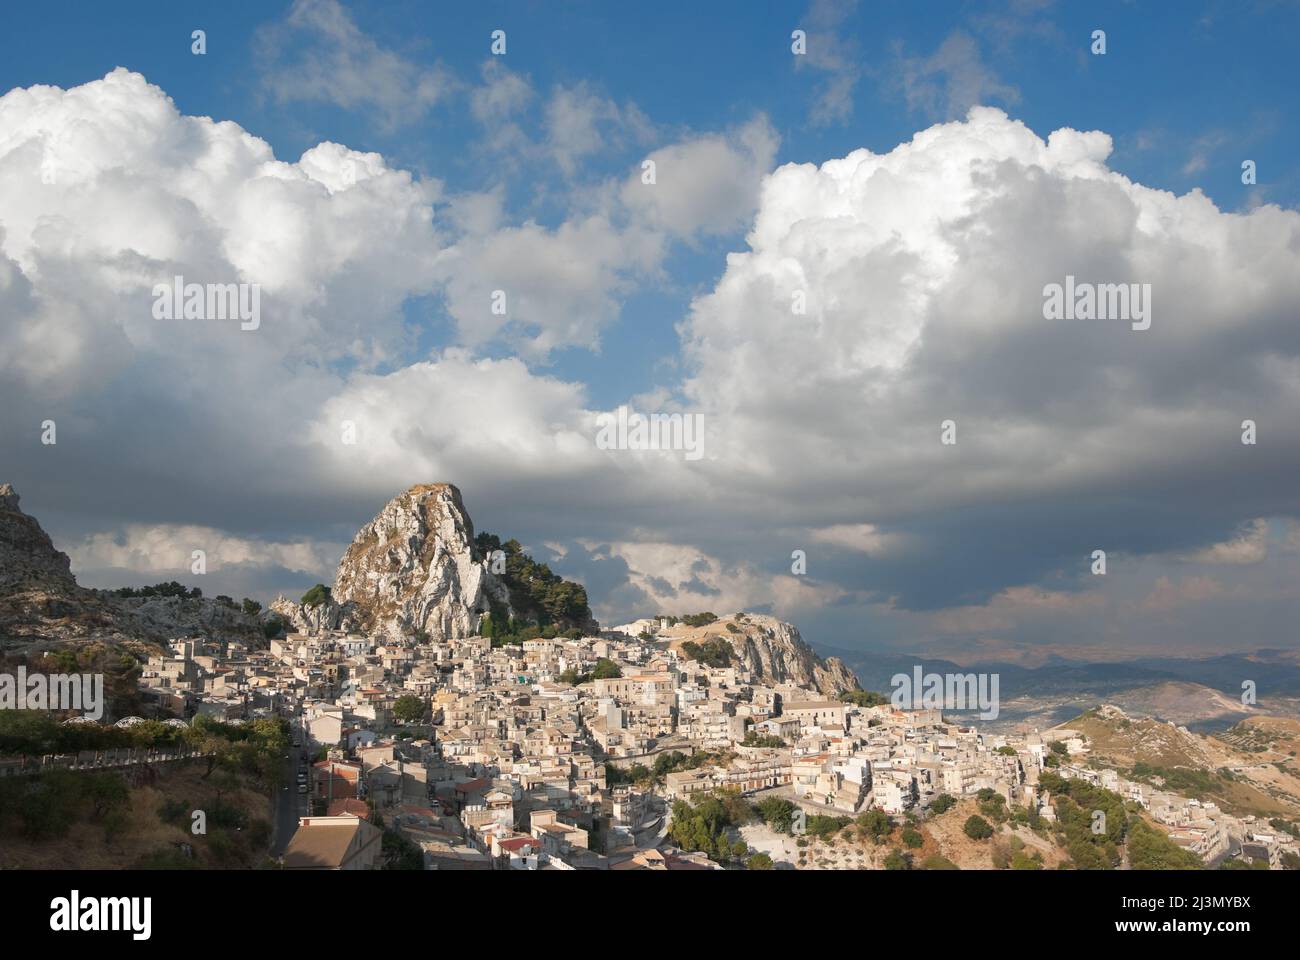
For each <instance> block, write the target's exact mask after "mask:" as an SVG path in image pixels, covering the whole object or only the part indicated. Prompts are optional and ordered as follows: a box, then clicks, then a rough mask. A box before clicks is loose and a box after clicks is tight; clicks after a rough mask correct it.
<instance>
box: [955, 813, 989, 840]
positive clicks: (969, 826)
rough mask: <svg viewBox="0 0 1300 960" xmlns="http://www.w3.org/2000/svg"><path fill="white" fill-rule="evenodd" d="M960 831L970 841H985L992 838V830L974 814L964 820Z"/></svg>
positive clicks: (981, 818)
mask: <svg viewBox="0 0 1300 960" xmlns="http://www.w3.org/2000/svg"><path fill="white" fill-rule="evenodd" d="M961 829H962V832H963V833H965V834H966V836H968V837H970V838H971V839H972V840H987V839H988V838H989V837H991V836H993V828H992V827H991V826H989V823H988V821H987V820H985V819H984V818H983V817H980V816H976V815H974V814H972V815H971V816H969V817H967V818H966V822H965V823H964V824H962V828H961Z"/></svg>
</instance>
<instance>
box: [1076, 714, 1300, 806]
mask: <svg viewBox="0 0 1300 960" xmlns="http://www.w3.org/2000/svg"><path fill="white" fill-rule="evenodd" d="M1056 729H1070V730H1076V731H1078V732H1079V733H1081V734H1083V735H1084V736H1085V737H1086V738H1087V741H1088V747H1089V753H1088V762H1089V763H1090V764H1092V765H1095V766H1102V767H1110V768H1113V769H1116V770H1119V771H1121V772H1122V773H1124V774H1125V775H1126V776H1131V777H1132V778H1133V779H1140V780H1143V781H1146V782H1151V783H1153V785H1156V786H1164V788H1165V789H1169V790H1171V792H1175V793H1180V794H1182V795H1183V796H1189V797H1196V798H1198V799H1206V800H1213V801H1214V802H1216V803H1218V804H1219V805H1220V806H1222V807H1223V809H1224V810H1226V811H1227V812H1229V813H1235V814H1256V815H1259V816H1267V817H1272V816H1279V815H1281V816H1288V817H1293V816H1295V815H1296V814H1297V813H1300V776H1297V767H1296V761H1295V756H1294V751H1295V750H1296V749H1297V744H1298V743H1300V739H1298V738H1300V722H1297V721H1294V720H1289V719H1285V718H1275V717H1258V718H1251V719H1249V720H1246V721H1243V722H1242V723H1239V724H1237V725H1236V726H1234V727H1233V728H1231V730H1229V731H1227V732H1226V733H1225V734H1223V735H1219V736H1213V737H1209V736H1202V735H1200V734H1196V733H1192V732H1190V731H1189V730H1187V729H1186V728H1185V727H1179V726H1177V725H1175V724H1173V723H1168V722H1165V721H1161V720H1156V719H1153V718H1151V717H1142V716H1130V715H1129V714H1127V713H1125V712H1124V711H1123V710H1120V709H1119V708H1118V707H1115V706H1113V705H1106V706H1103V707H1099V708H1097V709H1095V710H1090V711H1088V712H1087V713H1085V714H1083V715H1081V716H1079V717H1076V718H1075V719H1074V720H1071V721H1069V722H1068V723H1065V724H1063V725H1062V726H1061V727H1058V728H1056ZM1256 747H1260V748H1262V749H1260V750H1257V749H1254V748H1256ZM1135 769H1136V770H1137V771H1138V774H1137V775H1136V776H1135V775H1133V771H1134V770H1135ZM1162 772H1163V775H1162Z"/></svg>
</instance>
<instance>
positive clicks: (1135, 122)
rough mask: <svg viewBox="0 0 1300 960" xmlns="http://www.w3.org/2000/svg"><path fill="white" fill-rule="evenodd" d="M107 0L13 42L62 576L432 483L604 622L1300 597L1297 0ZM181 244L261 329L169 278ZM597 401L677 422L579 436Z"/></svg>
mask: <svg viewBox="0 0 1300 960" xmlns="http://www.w3.org/2000/svg"><path fill="white" fill-rule="evenodd" d="M127 9H129V11H130V12H129V16H124V15H123V14H122V12H121V10H120V9H119V8H115V7H113V6H110V5H104V4H90V3H85V4H80V3H77V4H60V3H53V4H47V5H43V6H39V7H31V6H24V7H16V8H14V9H12V10H10V11H9V12H8V18H7V24H6V26H7V29H6V31H5V32H4V34H3V36H0V91H10V93H9V95H8V96H6V97H5V98H4V99H3V100H0V230H3V236H2V239H0V253H2V254H3V257H0V310H3V311H5V314H6V315H7V316H8V317H10V318H12V322H11V323H10V324H9V326H8V328H7V329H3V330H0V348H3V350H4V357H3V358H2V359H0V463H4V464H6V465H7V469H8V471H9V475H8V476H5V477H0V480H11V481H13V482H14V483H15V485H16V486H17V487H18V489H19V491H20V493H22V494H23V497H24V501H23V503H24V506H25V507H26V508H27V509H29V511H31V512H32V513H34V514H35V515H37V516H39V517H40V518H41V519H42V521H43V522H44V523H45V524H46V525H47V527H48V528H49V529H50V530H51V531H52V533H53V534H54V535H55V538H56V541H57V542H58V543H59V544H60V545H61V546H62V547H63V548H64V549H66V550H67V551H68V552H69V553H70V554H71V555H72V557H73V562H74V568H75V569H76V570H77V572H78V574H79V575H80V576H81V577H82V579H83V582H87V583H90V584H92V585H118V584H121V583H126V582H129V583H138V582H146V581H149V582H152V581H156V580H160V579H171V578H173V577H176V578H178V579H185V578H186V577H185V567H186V564H185V563H183V562H182V560H181V559H178V558H184V557H187V556H188V555H189V553H190V549H191V548H192V547H195V546H196V545H198V544H208V545H209V546H210V547H211V550H210V552H211V553H212V555H213V556H214V557H217V558H218V560H217V562H214V564H213V570H212V572H210V573H209V575H208V576H209V577H210V579H211V583H212V585H211V586H210V587H209V588H208V589H207V591H206V592H209V593H216V592H228V593H235V594H250V595H254V596H259V597H262V598H263V599H269V597H270V596H271V595H273V593H274V592H276V591H278V590H284V591H286V592H290V593H292V592H295V591H299V590H301V589H303V588H304V587H305V586H309V585H310V584H312V583H314V582H316V581H317V580H329V579H330V577H331V575H332V568H333V564H334V562H335V561H336V558H337V557H338V555H339V552H340V551H341V550H342V548H343V546H344V545H345V544H346V542H347V541H348V540H349V539H350V537H351V534H352V532H353V531H354V530H355V529H356V528H357V526H358V525H359V524H360V523H361V522H363V521H365V520H367V519H369V517H371V516H372V515H373V514H374V513H375V512H376V510H377V509H378V507H379V506H380V505H381V504H382V503H383V502H384V501H385V500H386V499H388V497H390V496H392V495H393V494H395V493H396V492H398V490H399V489H401V488H402V487H403V486H405V485H407V484H410V483H415V482H428V481H436V480H448V481H452V482H455V483H457V484H458V485H460V486H461V488H462V490H463V492H464V494H465V500H466V503H467V504H468V506H469V508H470V511H471V513H472V515H473V516H474V518H475V521H476V523H477V524H478V526H480V527H481V528H487V529H491V530H493V531H495V532H498V533H502V534H505V535H514V536H517V537H518V538H519V539H521V540H523V541H524V542H525V543H526V544H527V545H528V546H529V548H530V549H532V550H533V551H535V552H536V553H537V554H538V555H539V556H542V557H544V558H546V559H548V560H550V561H551V562H552V563H553V566H554V567H555V568H556V569H557V570H560V571H561V572H563V573H565V574H567V575H571V576H575V577H579V578H581V579H583V580H584V582H586V583H587V584H588V586H589V588H590V590H591V592H592V595H593V599H594V600H595V601H596V602H597V606H598V611H597V612H598V614H599V615H600V616H601V617H602V618H603V619H610V618H614V619H619V618H630V617H632V616H638V615H643V614H646V613H650V612H653V611H655V610H661V611H663V612H676V613H688V612H693V611H695V610H697V609H699V608H702V607H720V608H723V609H717V610H716V612H718V613H723V612H725V611H726V609H727V608H748V609H764V610H771V611H773V612H776V613H778V614H779V615H782V616H784V617H786V618H787V619H791V620H794V621H795V622H797V623H798V624H799V625H801V626H802V627H803V628H804V631H805V633H806V634H807V635H808V636H809V638H810V639H812V640H814V641H815V642H821V643H825V644H828V645H832V646H838V647H853V646H873V645H874V646H892V647H905V648H909V649H913V648H921V647H925V648H927V649H931V648H932V649H934V650H935V651H936V652H941V653H944V654H947V655H955V654H959V653H960V652H961V650H962V649H977V648H978V649H981V650H995V651H1003V652H1005V651H1014V650H1020V649H1026V648H1032V649H1038V650H1053V651H1056V652H1062V651H1064V652H1066V653H1072V654H1075V655H1078V656H1088V657H1097V656H1105V655H1108V654H1109V653H1113V652H1115V651H1128V652H1134V653H1137V652H1154V651H1167V650H1168V649H1170V648H1171V647H1176V648H1178V649H1183V650H1199V651H1212V650H1215V649H1218V648H1219V647H1220V646H1222V645H1223V644H1224V643H1228V644H1230V645H1234V646H1236V647H1244V648H1250V647H1259V646H1270V645H1276V644H1277V642H1278V634H1279V633H1281V632H1285V631H1287V630H1288V629H1289V624H1290V623H1292V622H1293V621H1294V617H1295V616H1296V615H1297V614H1298V613H1300V609H1298V608H1300V598H1297V597H1295V596H1294V595H1293V594H1294V590H1293V589H1291V588H1290V586H1289V585H1290V584H1291V583H1293V582H1294V576H1295V575H1296V574H1297V573H1298V572H1300V533H1297V529H1300V528H1298V527H1297V526H1296V522H1297V517H1300V494H1297V493H1296V491H1295V489H1294V484H1293V483H1292V482H1291V478H1292V477H1293V476H1294V473H1295V469H1296V468H1297V467H1300V396H1297V389H1296V382H1297V380H1298V379H1300V377H1298V376H1297V372H1298V371H1300V359H1298V358H1300V336H1298V335H1297V334H1296V332H1295V326H1294V320H1295V317H1296V316H1297V315H1300V292H1298V291H1297V289H1296V287H1297V283H1298V282H1300V281H1298V280H1297V278H1298V277H1300V269H1298V266H1300V264H1298V263H1297V260H1298V259H1300V240H1298V239H1297V238H1298V237H1300V214H1297V212H1296V205H1297V203H1300V166H1298V165H1297V163H1296V157H1297V156H1300V133H1298V132H1297V127H1296V124H1295V119H1294V118H1295V116H1296V115H1297V110H1296V103H1295V101H1296V97H1297V94H1296V90H1297V87H1298V85H1297V83H1296V67H1295V56H1294V55H1295V50H1294V46H1295V43H1294V38H1295V37H1296V36H1297V35H1300V30H1298V29H1297V28H1300V4H1298V3H1295V2H1280V0H1259V2H1251V3H1220V2H1188V3H1179V4H1172V3H1136V2H1113V3H1088V4H1084V3H1066V2H1051V0H1000V2H988V3H976V2H970V3H959V2H949V3H937V2H934V3H925V2H910V3H903V2H897V3H894V2H880V3H872V2H866V0H863V2H860V3H857V4H852V3H845V4H836V3H829V2H820V0H819V2H813V3H811V4H810V3H807V2H800V3H755V2H748V3H740V2H735V3H732V2H711V3H706V4H700V3H663V4H653V5H632V4H610V3H594V2H593V3H540V2H538V3H472V4H471V3H463V4H457V3H441V4H427V3H414V2H399V3H367V2H349V3H341V2H338V0H299V2H298V3H226V4H204V5H179V4H174V3H154V2H141V3H134V4H132V5H131V6H130V7H129V8H127ZM196 29H202V30H204V31H205V33H206V44H207V52H206V54H205V55H203V56H195V55H193V54H192V53H191V32H192V31H193V30H196ZM496 29H503V30H505V31H506V35H507V52H506V55H505V56H504V57H493V56H492V55H491V54H490V50H489V47H490V42H491V41H490V34H491V32H492V31H493V30H496ZM797 29H801V30H804V31H806V33H807V53H806V54H805V55H804V56H795V55H793V53H792V51H791V33H792V31H794V30H797ZM1094 30H1104V31H1105V34H1106V53H1105V54H1104V55H1101V56H1098V55H1094V54H1093V53H1092V52H1091V51H1090V47H1091V45H1092V42H1093V41H1092V33H1093V31H1094ZM118 68H122V69H121V70H120V71H119V70H118ZM115 71H117V72H115ZM37 85H52V86H54V87H57V88H60V89H59V90H58V91H55V92H45V93H39V92H34V91H33V88H35V87H36V86H37ZM168 98H170V101H171V103H173V104H174V106H175V109H174V110H172V109H171V107H169V106H168ZM972 108H974V109H972ZM985 108H992V109H985ZM204 118H210V120H209V119H204ZM1026 128H1027V129H1026ZM330 144H335V145H339V146H330ZM268 150H269V151H273V152H274V156H275V158H276V160H278V161H280V162H281V164H280V166H278V167H275V166H274V165H272V164H270V163H269V162H268V161H269V154H268V152H267V151H268ZM648 157H652V158H655V159H656V162H657V163H658V164H659V175H660V178H659V182H658V183H657V184H656V185H654V186H653V188H652V189H645V188H644V185H643V184H640V183H639V180H638V178H639V174H640V165H641V163H642V161H643V160H644V159H646V158H648ZM1244 160H1252V161H1254V162H1255V164H1256V168H1257V177H1258V182H1257V183H1255V184H1251V185H1246V184H1243V183H1242V177H1241V164H1242V162H1243V161H1244ZM799 165H811V166H799ZM49 170H53V171H54V172H55V174H56V176H54V177H53V178H51V177H48V176H47V173H48V172H49ZM358 170H360V171H362V172H361V174H360V175H358V173H357V171H358ZM1204 198H1208V200H1206V199H1204ZM1211 204H1212V205H1211ZM179 272H184V273H185V274H186V275H187V276H200V275H201V276H202V278H203V279H205V280H211V281H213V282H228V281H231V280H233V279H241V280H253V281H255V282H258V283H260V284H261V285H262V288H263V291H264V294H265V298H266V299H265V304H266V315H267V316H266V323H265V324H264V326H263V328H262V330H261V331H260V332H259V333H256V334H253V335H242V334H240V333H239V332H238V331H232V330H228V329H222V328H214V327H179V326H178V327H167V328H161V327H159V326H158V325H156V324H153V323H152V322H151V321H150V316H149V296H148V292H149V290H150V289H151V286H152V283H153V281H154V280H156V279H157V278H158V277H166V278H170V277H171V276H172V275H173V274H175V273H179ZM1067 273H1068V274H1071V275H1077V276H1079V277H1081V278H1091V279H1093V280H1095V281H1097V282H1114V281H1123V282H1133V283H1151V285H1152V286H1153V287H1154V288H1155V290H1156V299H1155V302H1156V303H1157V308H1156V309H1157V310H1158V311H1159V319H1158V321H1157V322H1156V324H1155V325H1154V326H1153V328H1152V332H1151V334H1150V336H1148V337H1146V338H1145V339H1142V338H1138V339H1134V338H1133V336H1132V335H1131V333H1130V331H1129V330H1128V328H1127V326H1126V325H1118V326H1108V327H1101V326H1094V327H1087V326H1069V327H1066V326H1057V327H1052V326H1046V325H1044V324H1043V321H1042V317H1041V316H1040V315H1039V314H1040V312H1039V309H1038V307H1039V302H1038V297H1039V292H1040V291H1041V290H1043V289H1044V286H1045V284H1047V283H1050V282H1059V281H1060V280H1061V279H1062V277H1063V276H1065V275H1066V274H1067ZM792 284H793V285H795V286H797V287H798V288H799V290H800V292H801V293H808V294H809V295H811V296H812V298H813V300H814V303H815V306H814V308H813V310H812V311H811V313H810V314H809V315H808V317H807V318H806V319H797V318H795V317H792V316H791V311H790V309H789V305H788V303H789V297H790V293H791V290H792V286H791V285H792ZM496 288H502V289H506V290H508V291H509V292H510V295H511V297H513V298H514V299H512V301H511V303H512V308H511V312H510V315H509V319H508V321H502V322H497V321H495V320H494V319H493V318H492V317H491V316H489V315H488V313H487V311H486V309H485V305H486V303H487V295H488V293H489V292H490V291H492V290H494V289H496ZM619 404H631V405H632V406H633V407H634V408H637V409H641V410H653V409H662V410H671V411H678V412H683V413H686V414H699V415H701V416H703V417H704V418H705V420H706V421H707V423H708V424H709V431H710V432H709V451H710V452H709V455H708V456H707V457H705V458H704V459H703V460H702V461H700V462H699V463H697V464H691V463H683V462H682V461H681V460H680V459H677V460H673V459H672V458H667V459H664V458H656V457H647V456H641V455H629V454H630V453H631V452H629V451H620V452H610V451H604V452H598V451H596V450H595V449H594V448H593V446H592V443H591V435H592V432H593V430H592V424H593V421H594V418H595V417H596V416H597V414H598V413H600V412H602V411H609V410H611V409H613V408H615V407H616V406H618V405H619ZM950 416H955V417H956V418H957V419H958V421H959V422H960V423H961V433H960V436H961V437H962V438H963V440H962V442H961V443H960V444H959V445H958V447H957V448H956V450H955V451H953V452H945V450H943V449H941V448H939V447H938V446H937V424H938V423H939V422H940V420H942V419H944V418H947V417H950ZM1247 417H1251V418H1253V419H1256V420H1258V421H1259V423H1260V424H1261V427H1260V437H1261V441H1260V443H1259V445H1258V446H1250V447H1246V446H1244V445H1243V444H1241V443H1240V442H1239V441H1238V439H1237V434H1238V433H1239V432H1240V424H1241V422H1242V420H1243V419H1245V418H1247ZM46 419H54V420H57V421H58V423H59V424H60V427H59V429H60V431H61V434H60V440H59V443H58V445H57V446H43V445H41V444H40V443H39V441H38V440H37V439H36V437H37V435H38V433H37V431H35V429H34V427H33V425H34V424H39V423H42V422H44V421H45V420H46ZM344 420H346V421H348V422H352V421H356V422H358V423H361V424H362V427H363V430H362V432H363V434H364V437H363V441H362V443H361V444H360V445H359V446H358V447H357V448H355V449H353V448H352V447H347V448H343V447H340V446H339V442H338V439H337V436H338V430H337V427H338V423H339V422H340V421H344ZM1223 444H1228V445H1227V446H1222V445H1223ZM943 457H947V459H941V458H943ZM1099 546H1105V547H1106V548H1107V549H1109V550H1110V551H1111V553H1112V554H1113V557H1114V561H1113V569H1114V571H1117V572H1118V575H1114V574H1112V575H1109V576H1108V577H1107V579H1105V580H1101V579H1098V578H1097V577H1095V576H1093V575H1090V574H1089V572H1088V564H1087V562H1086V558H1087V557H1088V556H1089V555H1090V553H1091V551H1092V550H1093V549H1095V548H1097V547H1099ZM794 550H803V551H805V552H807V553H808V557H809V571H808V574H807V575H806V576H802V577H796V576H794V575H793V574H792V572H791V570H790V566H791V553H792V551H794ZM1225 637H1227V638H1228V639H1226V640H1225Z"/></svg>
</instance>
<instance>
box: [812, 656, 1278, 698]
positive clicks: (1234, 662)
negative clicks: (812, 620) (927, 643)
mask: <svg viewBox="0 0 1300 960" xmlns="http://www.w3.org/2000/svg"><path fill="white" fill-rule="evenodd" d="M820 649H821V650H822V651H823V652H824V653H827V654H834V655H835V656H838V657H839V658H840V659H841V660H843V661H844V662H845V663H847V664H848V665H849V666H850V667H852V668H853V670H854V672H856V673H857V675H858V678H859V679H860V680H861V681H862V685H863V687H864V688H866V689H868V690H878V691H880V692H882V693H885V692H888V691H889V689H890V678H891V677H893V676H894V675H895V674H898V673H908V674H910V673H911V671H912V670H913V668H914V667H915V666H916V665H917V664H920V665H921V666H922V669H923V670H924V671H926V672H935V673H997V674H999V676H1000V681H999V682H1000V684H1001V695H1002V697H1003V698H1004V699H1015V698H1020V697H1048V696H1053V695H1057V694H1062V693H1071V694H1080V693H1091V694H1096V695H1098V696H1102V695H1105V694H1107V693H1111V692H1114V691H1119V690H1128V689H1134V688H1138V687H1148V686H1152V685H1155V684H1161V683H1173V682H1181V683H1190V684H1197V685H1200V686H1205V687H1209V688H1211V689H1213V690H1218V691H1219V692H1221V693H1223V694H1225V695H1227V696H1229V697H1234V698H1238V697H1240V696H1241V693H1242V683H1243V682H1244V681H1246V680H1250V681H1253V682H1254V684H1255V690H1256V694H1257V695H1258V696H1261V697H1262V696H1274V697H1300V655H1297V654H1296V653H1294V652H1289V651H1280V650H1258V651H1256V652H1255V653H1251V654H1228V655H1224V656H1217V657H1208V658H1201V659H1190V658H1188V659H1184V658H1175V657H1159V658H1156V657H1149V658H1143V659H1136V660H1125V661H1121V662H1082V661H1063V660H1057V661H1054V662H1052V663H1049V664H1047V665H1044V666H1040V667H1025V666H1022V665H1020V664H1012V663H999V662H995V661H990V662H985V663H971V664H958V663H954V662H953V661H951V660H944V659H931V658H927V657H923V656H921V657H918V656H916V655H909V654H900V653H885V652H875V651H860V650H844V649H841V648H835V647H828V646H822V647H820Z"/></svg>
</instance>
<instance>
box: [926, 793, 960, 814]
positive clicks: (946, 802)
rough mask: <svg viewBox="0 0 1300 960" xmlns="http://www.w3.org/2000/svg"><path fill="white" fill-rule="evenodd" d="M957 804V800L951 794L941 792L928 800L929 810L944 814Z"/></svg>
mask: <svg viewBox="0 0 1300 960" xmlns="http://www.w3.org/2000/svg"><path fill="white" fill-rule="evenodd" d="M955 806H957V801H956V799H954V798H953V797H952V795H951V794H947V793H941V794H939V795H938V796H937V797H935V798H934V800H932V801H931V802H930V811H931V812H932V813H935V814H944V813H947V812H948V811H949V810H951V809H952V808H953V807H955Z"/></svg>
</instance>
